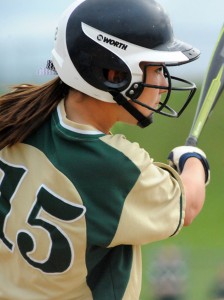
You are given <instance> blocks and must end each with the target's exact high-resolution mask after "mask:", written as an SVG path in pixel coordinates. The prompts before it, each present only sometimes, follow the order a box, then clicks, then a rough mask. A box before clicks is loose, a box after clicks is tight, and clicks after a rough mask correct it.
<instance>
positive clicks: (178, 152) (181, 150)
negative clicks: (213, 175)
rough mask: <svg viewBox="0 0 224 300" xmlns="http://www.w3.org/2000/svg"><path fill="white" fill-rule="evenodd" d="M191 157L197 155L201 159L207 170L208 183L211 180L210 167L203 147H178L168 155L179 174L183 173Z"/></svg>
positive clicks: (171, 164) (170, 163) (206, 181)
mask: <svg viewBox="0 0 224 300" xmlns="http://www.w3.org/2000/svg"><path fill="white" fill-rule="evenodd" d="M190 157H196V158H198V159H199V160H200V161H201V163H202V165H203V167H204V170H205V183H206V185H207V184H208V183H209V181H210V168H209V163H208V161H207V158H206V155H205V153H204V152H203V151H202V150H201V149H199V148H197V147H193V146H180V147H176V148H174V149H173V150H172V151H171V152H170V154H169V156H168V163H169V165H170V166H171V167H173V168H174V169H175V170H176V171H177V172H178V173H179V174H181V172H182V171H183V168H184V165H185V162H186V160H187V159H188V158H190Z"/></svg>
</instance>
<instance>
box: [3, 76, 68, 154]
mask: <svg viewBox="0 0 224 300" xmlns="http://www.w3.org/2000/svg"><path fill="white" fill-rule="evenodd" d="M68 91H69V87H68V86H67V85H66V84H65V83H63V82H62V81H61V80H60V79H59V78H58V77H57V78H56V79H53V80H51V81H49V82H47V83H45V84H42V85H31V84H22V85H18V86H15V87H13V90H12V91H11V92H9V93H7V94H5V95H2V96H1V97H0V149H2V148H4V147H5V146H12V145H14V144H16V143H18V142H22V141H23V140H24V139H25V138H26V137H27V136H29V135H30V134H31V133H32V132H33V131H34V130H36V129H37V128H38V127H39V126H40V125H41V124H42V123H43V122H44V121H45V120H46V119H47V118H48V117H49V116H50V114H51V112H52V111H53V110H54V109H55V108H56V106H57V105H58V103H59V102H60V100H61V99H62V98H64V97H65V96H66V95H67V93H68Z"/></svg>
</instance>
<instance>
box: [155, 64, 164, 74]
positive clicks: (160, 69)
mask: <svg viewBox="0 0 224 300" xmlns="http://www.w3.org/2000/svg"><path fill="white" fill-rule="evenodd" d="M156 73H158V74H160V73H162V74H163V67H162V66H161V67H159V68H157V69H156Z"/></svg>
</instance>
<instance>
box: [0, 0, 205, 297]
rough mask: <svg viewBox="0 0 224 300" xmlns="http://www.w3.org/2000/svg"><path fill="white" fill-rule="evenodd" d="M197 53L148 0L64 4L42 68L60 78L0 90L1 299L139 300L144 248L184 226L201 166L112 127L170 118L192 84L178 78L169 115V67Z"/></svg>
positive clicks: (189, 155) (199, 190) (197, 202)
mask: <svg viewBox="0 0 224 300" xmlns="http://www.w3.org/2000/svg"><path fill="white" fill-rule="evenodd" d="M198 56H199V51H198V50H197V49H195V48H193V47H192V46H190V45H187V44H186V43H184V42H181V41H178V40H176V39H175V38H174V36H173V31H172V27H171V24H170V20H169V17H168V16H167V14H166V13H165V11H164V9H163V8H162V7H161V6H160V5H159V4H158V3H157V2H155V1H154V0H138V1H136V0H122V1H120V0H107V1H105V0H77V1H75V2H74V3H73V4H72V5H71V6H70V7H69V8H68V9H67V10H66V11H65V13H64V14H63V15H62V18H61V20H60V22H59V25H58V28H57V32H56V37H55V45H54V49H53V51H52V63H50V64H49V65H51V66H53V67H54V68H55V71H56V72H57V74H58V77H56V78H55V79H54V80H52V81H50V82H47V83H45V84H43V85H41V86H35V85H29V84H27V85H21V86H17V87H16V88H15V89H14V90H13V91H12V92H11V93H8V94H6V95H3V96H2V97H1V98H0V111H1V114H0V124H1V127H0V136H1V139H0V149H1V151H0V192H1V193H0V266H1V268H0V299H11V300H12V299H18V300H47V299H52V300H53V299H54V300H62V299H63V300H72V299H80V300H81V299H82V300H90V299H94V300H105V299H108V300H113V299H114V300H115V299H116V300H120V299H124V300H127V299H131V300H136V299H139V295H140V288H141V245H143V244H146V243H152V242H155V241H159V240H162V239H165V238H168V237H171V236H173V235H176V234H177V233H178V232H179V231H180V229H181V228H182V226H183V225H189V224H190V223H191V222H192V220H193V219H194V218H195V217H196V215H197V214H198V213H199V212H200V210H201V208H202V206H203V202H204V198H205V185H206V183H208V182H209V166H208V163H207V159H206V156H205V154H204V152H203V151H202V150H200V149H198V148H194V147H185V146H182V147H177V148H175V149H174V150H173V151H172V152H171V154H170V155H169V161H170V164H171V165H172V166H169V165H165V164H162V163H155V162H154V160H153V159H152V158H151V157H150V155H149V154H148V153H147V152H146V151H145V150H144V149H142V148H141V147H140V146H139V145H138V144H137V143H131V142H129V141H128V140H127V139H126V138H125V137H124V136H123V135H120V134H117V135H112V134H111V133H110V129H111V127H112V126H113V125H114V124H115V123H116V122H125V123H128V124H133V125H139V126H140V127H146V126H148V125H149V124H151V123H152V120H153V119H152V116H153V113H158V114H162V115H165V116H170V117H178V116H179V115H180V114H181V113H182V112H183V110H184V109H185V108H186V106H187V104H188V103H189V101H190V100H191V98H192V97H193V94H194V92H195V89H196V87H195V85H194V83H191V82H189V81H187V80H184V79H179V78H177V79H176V80H178V81H180V82H181V83H182V84H183V85H184V87H183V90H185V91H186V90H188V91H189V96H188V97H187V98H186V99H185V100H186V101H185V102H184V104H183V106H182V108H180V110H179V111H175V110H174V109H173V108H172V107H170V106H169V105H168V102H169V99H170V97H171V96H172V90H173V89H175V87H173V84H172V81H173V79H172V77H171V75H170V73H169V71H168V67H167V66H169V65H180V64H184V63H189V62H191V61H193V60H195V59H196V58H198ZM179 90H181V88H180V87H179ZM163 96H164V97H163ZM175 169H176V171H175Z"/></svg>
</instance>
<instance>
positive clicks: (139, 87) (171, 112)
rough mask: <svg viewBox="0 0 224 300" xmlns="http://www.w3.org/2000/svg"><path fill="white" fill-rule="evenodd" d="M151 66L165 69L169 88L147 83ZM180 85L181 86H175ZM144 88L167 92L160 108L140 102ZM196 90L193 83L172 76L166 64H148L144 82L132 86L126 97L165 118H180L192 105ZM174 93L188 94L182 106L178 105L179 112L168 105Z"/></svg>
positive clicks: (145, 69)
mask: <svg viewBox="0 0 224 300" xmlns="http://www.w3.org/2000/svg"><path fill="white" fill-rule="evenodd" d="M151 66H158V67H162V68H163V74H164V76H165V78H166V79H167V83H168V86H158V85H153V84H147V83H146V74H147V68H148V67H151ZM180 83H181V86H179V85H174V84H180ZM144 88H151V89H152V88H153V89H162V90H166V91H167V92H166V93H165V94H164V96H162V99H161V101H160V103H159V106H158V108H153V107H151V106H149V105H147V104H145V103H143V102H141V101H139V100H138V97H139V96H140V95H141V93H142V91H143V89H144ZM196 89H197V88H196V85H195V84H194V83H193V82H190V81H188V80H185V79H182V78H179V77H174V76H171V75H170V73H169V71H168V69H167V67H166V66H165V65H164V64H156V63H148V64H146V65H144V70H143V80H142V82H135V83H133V84H132V86H131V87H130V88H129V89H128V91H127V92H126V96H128V97H129V98H130V99H131V101H133V102H134V103H137V104H139V105H141V106H143V107H145V108H148V109H149V110H150V111H153V112H156V113H159V114H161V115H164V116H168V117H173V118H178V117H179V116H180V115H181V114H182V113H183V111H184V110H185V108H186V107H187V105H188V104H189V103H190V101H191V99H192V98H193V96H194V94H195V92H196ZM173 91H182V92H186V94H187V95H184V96H185V99H184V100H182V101H181V103H182V104H181V105H178V111H177V108H172V107H170V106H169V105H168V101H169V100H170V98H171V97H172V96H173ZM176 101H178V99H176ZM178 104H179V103H178Z"/></svg>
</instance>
